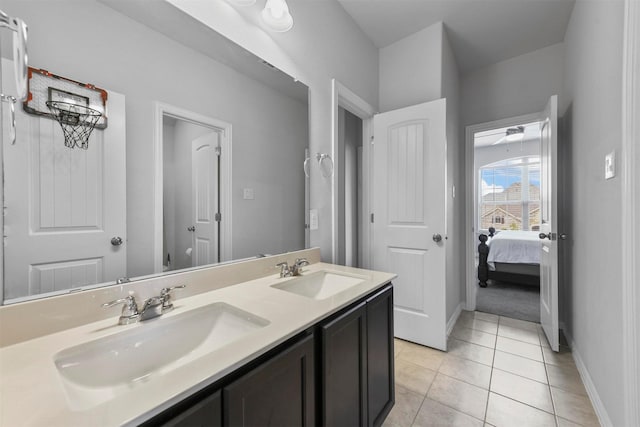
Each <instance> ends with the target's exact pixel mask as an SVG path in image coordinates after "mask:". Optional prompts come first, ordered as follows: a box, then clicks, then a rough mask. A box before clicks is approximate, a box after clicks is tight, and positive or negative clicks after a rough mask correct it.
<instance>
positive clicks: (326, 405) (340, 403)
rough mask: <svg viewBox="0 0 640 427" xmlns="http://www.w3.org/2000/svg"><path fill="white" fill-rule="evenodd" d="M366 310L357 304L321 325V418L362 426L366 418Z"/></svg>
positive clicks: (329, 423)
mask: <svg viewBox="0 0 640 427" xmlns="http://www.w3.org/2000/svg"><path fill="white" fill-rule="evenodd" d="M366 322H367V310H366V303H364V302H363V303H361V304H359V305H357V306H355V307H353V308H352V309H350V310H349V311H347V312H346V313H344V314H342V315H340V316H339V317H337V318H336V319H334V320H332V321H330V322H328V323H326V324H324V325H322V327H321V330H322V376H321V378H322V420H321V424H322V425H325V426H336V427H339V426H362V425H365V423H366V419H367V412H366V411H367V402H366V397H367V393H366V388H367V357H366V354H367V323H366Z"/></svg>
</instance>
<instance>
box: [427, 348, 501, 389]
mask: <svg viewBox="0 0 640 427" xmlns="http://www.w3.org/2000/svg"><path fill="white" fill-rule="evenodd" d="M438 372H440V373H442V374H445V375H447V376H450V377H453V378H455V379H457V380H460V381H464V382H466V383H469V384H472V385H475V386H478V387H481V388H484V389H487V390H488V389H489V381H490V380H491V366H487V365H483V364H482V363H478V362H474V361H473V360H468V359H462V358H460V357H457V356H453V355H447V357H445V358H444V360H443V362H442V365H440V370H439V371H438Z"/></svg>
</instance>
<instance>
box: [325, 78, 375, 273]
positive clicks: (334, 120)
mask: <svg viewBox="0 0 640 427" xmlns="http://www.w3.org/2000/svg"><path fill="white" fill-rule="evenodd" d="M331 106H332V109H331V111H332V112H331V158H332V159H333V164H334V167H333V176H332V181H331V193H332V194H331V222H332V224H331V261H332V262H333V263H336V261H337V257H338V242H339V240H338V216H339V212H338V205H339V203H338V194H339V191H338V184H339V183H340V178H341V176H340V175H339V173H340V172H339V171H340V167H339V166H340V164H341V162H342V161H343V159H340V158H337V156H336V154H337V153H338V148H339V132H338V109H339V107H342V108H344V109H345V110H347V111H349V112H350V113H352V114H353V115H354V116H356V117H358V118H360V119H361V120H362V166H363V178H364V179H363V184H362V193H363V194H362V205H363V210H362V212H361V215H360V221H361V224H362V225H363V227H362V228H363V229H364V230H365V233H363V235H362V236H359V237H358V240H359V242H358V244H359V246H360V248H362V252H361V253H359V254H358V257H359V258H360V259H359V260H358V261H359V264H360V265H359V267H360V268H369V267H370V266H371V253H372V251H371V248H372V247H373V236H372V227H371V221H370V220H369V213H370V212H371V194H372V193H371V191H372V184H371V183H372V180H371V177H372V175H371V173H372V171H371V161H372V158H373V141H372V139H373V115H374V114H375V109H374V108H373V107H372V106H371V105H370V104H369V103H367V102H366V101H365V100H364V99H362V98H360V97H359V96H358V95H356V94H355V93H354V92H352V91H351V90H349V89H348V88H347V87H346V86H344V85H343V84H341V83H340V82H339V81H338V80H336V79H331Z"/></svg>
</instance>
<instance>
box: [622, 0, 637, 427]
mask: <svg viewBox="0 0 640 427" xmlns="http://www.w3.org/2000/svg"><path fill="white" fill-rule="evenodd" d="M624 20H625V21H624V33H623V43H624V44H623V67H622V88H621V89H622V149H621V155H620V162H621V166H622V180H621V185H622V190H621V191H622V209H621V211H622V230H623V231H624V232H623V233H622V316H623V317H622V339H623V344H622V345H623V348H622V360H623V378H624V380H623V381H624V383H623V387H622V389H623V391H624V406H625V414H624V415H625V424H626V425H630V426H631V425H640V362H639V361H638V358H640V350H639V346H640V342H639V341H640V314H639V313H638V310H639V309H640V291H638V289H637V284H638V283H639V282H638V281H639V280H640V277H639V275H638V268H637V266H636V262H637V260H638V256H640V227H638V220H640V218H639V216H638V210H639V209H640V195H639V193H640V174H638V172H637V170H636V169H637V165H638V164H639V160H638V159H639V158H640V152H639V150H638V147H637V144H638V142H640V124H639V123H638V121H637V117H638V116H639V115H640V73H639V72H638V67H640V4H639V3H638V2H637V1H635V0H625V15H624Z"/></svg>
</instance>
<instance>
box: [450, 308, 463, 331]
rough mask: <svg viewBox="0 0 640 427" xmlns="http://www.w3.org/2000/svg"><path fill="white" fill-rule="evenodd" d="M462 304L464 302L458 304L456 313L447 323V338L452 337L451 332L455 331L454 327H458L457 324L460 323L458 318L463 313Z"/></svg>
mask: <svg viewBox="0 0 640 427" xmlns="http://www.w3.org/2000/svg"><path fill="white" fill-rule="evenodd" d="M462 304H463V303H462V302H461V303H460V304H458V306H457V307H456V309H455V311H454V312H453V314H452V315H451V318H450V319H449V321H448V322H447V337H448V336H449V335H451V331H452V330H453V327H454V326H456V322H457V321H458V317H460V313H462Z"/></svg>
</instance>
